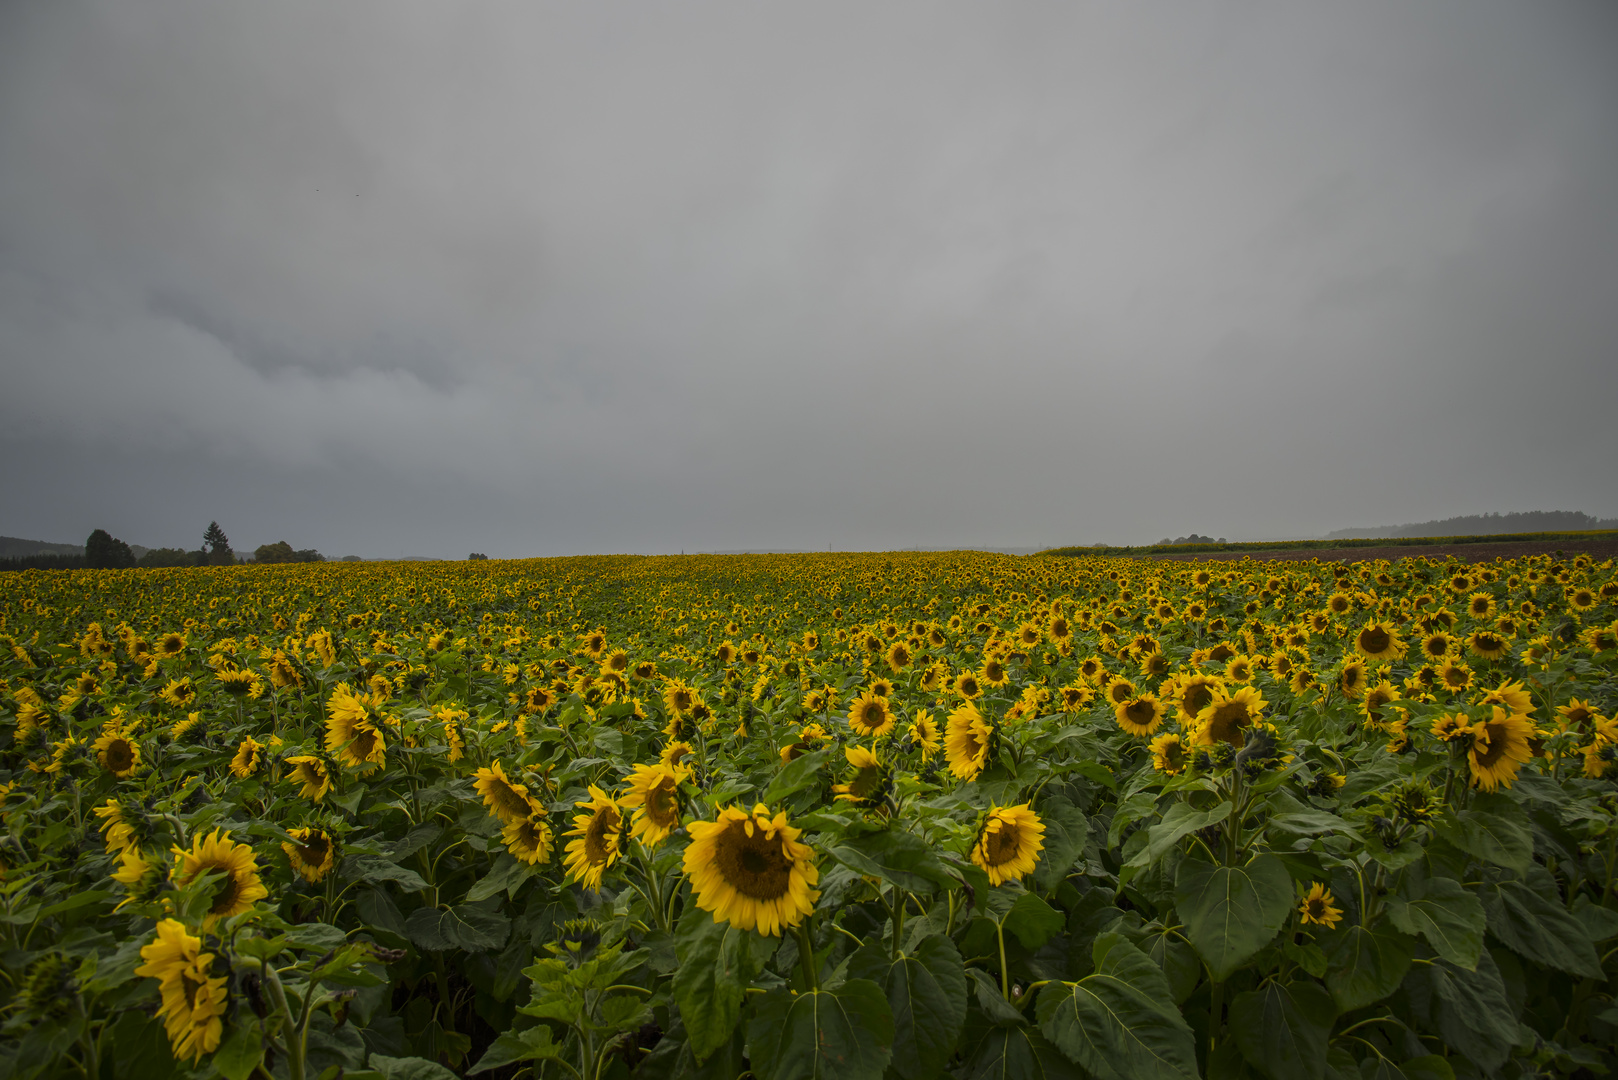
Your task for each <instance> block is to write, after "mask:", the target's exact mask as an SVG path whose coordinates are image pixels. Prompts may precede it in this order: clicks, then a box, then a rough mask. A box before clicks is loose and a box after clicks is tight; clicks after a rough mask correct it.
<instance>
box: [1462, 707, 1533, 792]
mask: <svg viewBox="0 0 1618 1080" xmlns="http://www.w3.org/2000/svg"><path fill="white" fill-rule="evenodd" d="M1491 712H1492V715H1491V716H1490V718H1489V719H1487V720H1479V721H1478V722H1477V723H1475V724H1473V725H1472V746H1471V749H1470V750H1468V751H1467V753H1468V755H1469V759H1470V764H1471V766H1472V785H1473V786H1474V787H1480V788H1482V789H1483V790H1484V791H1493V790H1494V789H1495V788H1497V787H1501V786H1504V787H1510V786H1511V783H1512V781H1513V780H1515V779H1516V778H1517V771H1518V770H1519V769H1521V768H1522V766H1523V763H1524V762H1526V761H1528V760H1529V759H1531V758H1532V757H1533V756H1534V755H1533V751H1532V749H1530V747H1529V744H1528V740H1529V739H1531V738H1534V737H1535V736H1536V732H1535V731H1534V725H1533V724H1532V723H1530V722H1529V720H1528V717H1526V716H1523V715H1522V714H1520V713H1508V712H1507V711H1506V710H1504V709H1502V708H1501V707H1500V706H1498V705H1495V706H1492V708H1491Z"/></svg>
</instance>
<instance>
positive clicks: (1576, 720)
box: [1556, 698, 1607, 735]
mask: <svg viewBox="0 0 1618 1080" xmlns="http://www.w3.org/2000/svg"><path fill="white" fill-rule="evenodd" d="M1556 714H1557V716H1558V717H1560V719H1558V720H1557V721H1556V726H1557V727H1558V728H1559V729H1560V730H1562V731H1577V732H1579V733H1580V734H1584V735H1588V734H1590V732H1591V731H1592V730H1594V728H1595V727H1596V725H1597V724H1598V723H1603V722H1605V721H1606V719H1607V718H1606V717H1604V716H1602V715H1601V714H1600V713H1599V712H1597V711H1596V710H1595V706H1593V705H1591V704H1590V703H1589V702H1588V701H1580V700H1579V699H1578V698H1574V699H1573V700H1571V701H1569V702H1568V703H1567V704H1566V705H1558V706H1557V707H1556Z"/></svg>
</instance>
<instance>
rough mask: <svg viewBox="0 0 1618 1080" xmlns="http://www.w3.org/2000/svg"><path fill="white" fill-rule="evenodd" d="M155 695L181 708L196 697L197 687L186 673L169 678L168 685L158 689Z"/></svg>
mask: <svg viewBox="0 0 1618 1080" xmlns="http://www.w3.org/2000/svg"><path fill="white" fill-rule="evenodd" d="M157 696H158V697H160V698H162V699H163V700H164V701H166V702H168V703H169V704H170V705H173V706H174V707H175V708H177V709H183V708H185V707H186V706H187V705H189V704H191V703H192V702H193V701H195V700H196V699H197V688H196V687H195V686H194V685H192V682H191V676H189V675H186V676H184V677H183V678H179V679H170V680H169V683H168V685H167V686H165V687H163V689H162V690H160V691H158V694H157Z"/></svg>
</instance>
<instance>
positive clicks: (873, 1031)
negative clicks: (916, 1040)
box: [747, 979, 894, 1080]
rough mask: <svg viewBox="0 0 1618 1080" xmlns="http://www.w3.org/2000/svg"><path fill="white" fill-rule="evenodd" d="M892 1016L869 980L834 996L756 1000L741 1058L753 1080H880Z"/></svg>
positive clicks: (889, 1053)
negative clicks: (754, 1076) (755, 1078)
mask: <svg viewBox="0 0 1618 1080" xmlns="http://www.w3.org/2000/svg"><path fill="white" fill-rule="evenodd" d="M893 1032H894V1028H893V1013H892V1012H891V1011H890V1010H889V1008H888V999H887V998H886V997H884V996H883V994H882V991H881V989H880V988H879V987H878V986H877V985H876V984H875V983H873V982H871V981H870V980H869V979H850V980H848V981H847V982H845V983H844V984H843V985H842V986H840V987H838V988H837V989H836V990H811V991H809V992H808V993H806V994H793V993H792V992H791V991H789V990H785V989H781V990H772V991H770V992H769V993H767V994H765V995H763V996H762V997H761V998H759V1000H758V1002H757V1004H756V1005H755V1006H754V1014H753V1019H752V1021H751V1022H750V1023H749V1024H748V1025H747V1055H748V1057H749V1059H750V1060H751V1061H752V1065H753V1072H754V1073H755V1074H757V1076H758V1078H759V1080H821V1078H826V1080H881V1077H882V1072H883V1070H884V1069H886V1068H887V1067H888V1062H889V1061H890V1060H891V1059H892V1057H893Z"/></svg>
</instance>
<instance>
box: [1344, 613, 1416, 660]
mask: <svg viewBox="0 0 1618 1080" xmlns="http://www.w3.org/2000/svg"><path fill="white" fill-rule="evenodd" d="M1354 648H1355V650H1356V651H1357V652H1358V653H1359V654H1360V655H1361V656H1363V657H1365V658H1366V659H1367V660H1397V659H1399V658H1400V657H1401V656H1403V655H1404V654H1405V648H1406V646H1405V643H1404V639H1403V638H1401V637H1400V636H1399V633H1398V631H1397V630H1395V629H1394V628H1393V627H1391V626H1389V625H1388V624H1387V623H1385V622H1380V621H1378V622H1369V623H1366V624H1365V626H1364V627H1362V628H1361V629H1360V632H1359V633H1357V634H1355V635H1354Z"/></svg>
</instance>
